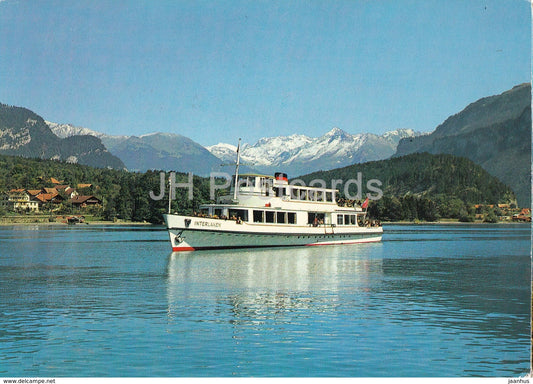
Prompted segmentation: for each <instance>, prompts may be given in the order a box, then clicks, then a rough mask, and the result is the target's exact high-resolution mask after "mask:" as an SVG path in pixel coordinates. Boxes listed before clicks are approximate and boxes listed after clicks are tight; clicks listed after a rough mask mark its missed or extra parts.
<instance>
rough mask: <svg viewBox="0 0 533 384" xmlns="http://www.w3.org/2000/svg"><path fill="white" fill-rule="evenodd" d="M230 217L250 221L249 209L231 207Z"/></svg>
mask: <svg viewBox="0 0 533 384" xmlns="http://www.w3.org/2000/svg"><path fill="white" fill-rule="evenodd" d="M229 217H230V219H241V220H242V221H248V211H247V210H246V209H230V210H229Z"/></svg>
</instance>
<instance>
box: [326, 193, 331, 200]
mask: <svg viewBox="0 0 533 384" xmlns="http://www.w3.org/2000/svg"><path fill="white" fill-rule="evenodd" d="M326 201H333V194H332V193H331V192H326Z"/></svg>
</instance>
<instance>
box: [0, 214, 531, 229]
mask: <svg viewBox="0 0 533 384" xmlns="http://www.w3.org/2000/svg"><path fill="white" fill-rule="evenodd" d="M381 224H382V225H383V226H387V225H480V224H482V225H489V226H490V225H498V224H505V225H517V224H531V223H530V222H519V221H499V222H497V223H486V222H483V221H474V222H470V223H465V222H461V221H459V220H453V219H449V220H442V221H382V222H381ZM14 225H16V226H19V225H43V226H45V225H47V226H49V225H51V226H56V225H58V226H61V225H69V224H67V223H65V222H62V221H60V220H59V221H48V217H35V216H33V217H9V216H3V217H0V227H3V226H14ZM74 225H76V226H84V225H109V226H113V225H115V226H120V225H132V226H162V225H163V224H153V223H149V222H141V221H106V220H87V221H85V222H83V223H76V224H74Z"/></svg>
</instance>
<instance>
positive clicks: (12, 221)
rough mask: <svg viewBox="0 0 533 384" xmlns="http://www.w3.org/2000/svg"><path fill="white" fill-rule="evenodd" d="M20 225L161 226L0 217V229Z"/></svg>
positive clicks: (133, 222) (136, 223)
mask: <svg viewBox="0 0 533 384" xmlns="http://www.w3.org/2000/svg"><path fill="white" fill-rule="evenodd" d="M22 225H42V226H72V225H76V226H90V225H116V226H119V225H135V226H143V225H144V226H158V225H161V224H152V223H149V222H142V221H106V220H87V221H85V222H83V223H76V224H67V223H64V222H62V221H61V220H58V221H48V217H46V218H35V217H29V218H6V217H5V216H4V217H0V227H5V226H22Z"/></svg>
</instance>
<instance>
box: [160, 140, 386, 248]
mask: <svg viewBox="0 0 533 384" xmlns="http://www.w3.org/2000/svg"><path fill="white" fill-rule="evenodd" d="M337 192H338V191H337V190H335V189H325V188H319V187H304V186H299V185H291V184H289V182H288V179H287V175H286V174H284V173H276V174H275V175H274V176H267V175H259V174H241V175H239V150H237V163H236V167H235V175H234V177H233V182H232V187H231V190H230V195H228V196H222V197H219V198H218V199H217V202H216V204H205V205H202V206H200V210H199V212H198V213H195V214H193V215H191V216H185V215H178V214H171V213H168V214H165V215H163V216H164V220H165V224H166V225H167V228H168V232H169V236H170V243H171V245H172V251H174V252H179V251H194V250H206V249H224V248H226V249H236V248H253V247H289V246H306V245H307V246H313V245H333V244H355V243H367V242H377V241H380V240H381V236H382V234H383V229H382V227H381V226H380V225H379V224H377V225H376V223H371V222H370V221H369V220H366V206H367V204H368V198H367V199H366V200H365V202H364V203H363V204H362V206H357V205H355V204H354V206H352V207H347V206H342V205H345V204H338V203H337V201H336V200H337V199H336V197H337Z"/></svg>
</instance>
